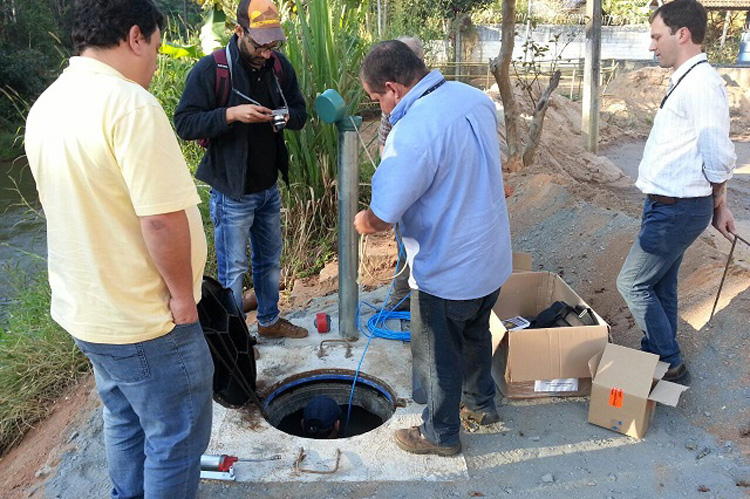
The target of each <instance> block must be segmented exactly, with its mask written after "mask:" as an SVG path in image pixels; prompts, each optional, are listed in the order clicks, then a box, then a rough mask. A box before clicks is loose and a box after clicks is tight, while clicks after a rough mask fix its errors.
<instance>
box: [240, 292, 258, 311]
mask: <svg viewBox="0 0 750 499" xmlns="http://www.w3.org/2000/svg"><path fill="white" fill-rule="evenodd" d="M251 310H258V297H257V296H255V290H254V289H248V290H247V291H245V294H243V295H242V311H243V312H245V313H248V312H250V311H251Z"/></svg>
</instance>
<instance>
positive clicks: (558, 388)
mask: <svg viewBox="0 0 750 499" xmlns="http://www.w3.org/2000/svg"><path fill="white" fill-rule="evenodd" d="M534 391H535V392H577V391H578V378H558V379H538V380H536V381H534Z"/></svg>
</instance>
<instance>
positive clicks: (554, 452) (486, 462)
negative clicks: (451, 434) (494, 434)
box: [469, 436, 640, 469]
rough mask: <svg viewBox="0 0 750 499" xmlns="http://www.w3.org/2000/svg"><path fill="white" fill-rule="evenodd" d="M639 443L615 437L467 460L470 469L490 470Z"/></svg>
mask: <svg viewBox="0 0 750 499" xmlns="http://www.w3.org/2000/svg"><path fill="white" fill-rule="evenodd" d="M638 443H640V441H639V440H636V439H633V438H629V437H625V436H623V437H615V438H608V439H605V440H592V441H587V442H579V443H576V444H564V445H554V446H548V447H534V448H531V449H512V450H508V451H505V452H490V453H488V454H483V455H481V456H478V457H477V458H469V460H470V461H471V462H472V468H477V469H482V468H492V467H495V466H497V465H498V464H513V463H521V462H524V461H530V460H532V459H542V458H550V457H558V456H565V455H568V454H578V453H582V452H593V451H601V450H606V449H613V448H615V447H623V446H625V445H634V444H638Z"/></svg>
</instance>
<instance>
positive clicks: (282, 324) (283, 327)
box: [258, 317, 308, 338]
mask: <svg viewBox="0 0 750 499" xmlns="http://www.w3.org/2000/svg"><path fill="white" fill-rule="evenodd" d="M258 334H259V335H261V336H262V337H264V338H304V337H305V336H307V335H308V332H307V329H305V328H303V327H300V326H295V325H294V324H292V323H291V322H289V321H288V320H286V319H282V318H281V317H279V320H277V321H276V323H275V324H272V325H270V326H261V325H260V324H258Z"/></svg>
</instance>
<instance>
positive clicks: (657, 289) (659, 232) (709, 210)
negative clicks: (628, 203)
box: [617, 196, 713, 367]
mask: <svg viewBox="0 0 750 499" xmlns="http://www.w3.org/2000/svg"><path fill="white" fill-rule="evenodd" d="M712 216H713V198H712V197H711V196H707V197H702V198H690V199H680V200H677V202H676V203H675V204H664V203H659V202H656V201H654V200H652V199H651V198H648V197H647V198H646V202H645V204H644V205H643V218H642V220H641V231H640V233H639V234H638V239H637V240H636V241H635V242H634V243H633V247H632V248H631V249H630V253H629V254H628V257H627V259H626V260H625V264H624V265H623V267H622V270H621V271H620V275H619V277H618V278H617V289H618V290H619V291H620V294H621V295H622V297H623V298H624V299H625V302H626V303H627V304H628V308H630V313H632V314H633V318H634V319H635V322H636V324H638V327H640V328H641V330H642V331H643V334H644V336H643V338H642V340H641V349H642V350H644V351H646V352H651V353H655V354H657V355H659V358H660V359H661V360H663V361H664V362H668V363H669V365H670V367H676V366H678V365H680V363H681V362H682V358H681V356H680V347H679V345H678V344H677V275H678V273H679V271H680V264H681V263H682V257H683V255H684V254H685V250H687V249H688V247H689V246H690V245H691V244H692V243H693V241H695V240H696V239H697V238H698V236H700V235H701V233H702V232H703V231H704V230H705V229H706V227H708V224H709V223H710V222H711V217H712Z"/></svg>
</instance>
